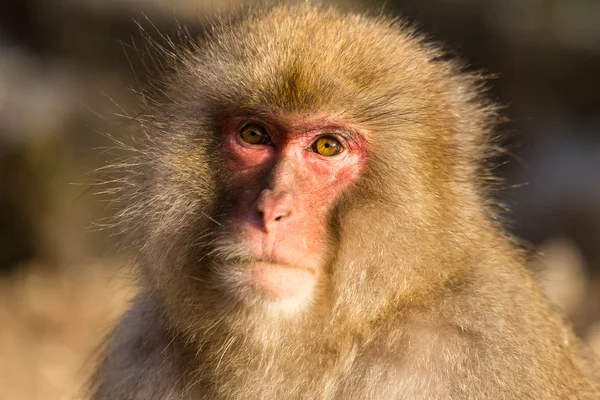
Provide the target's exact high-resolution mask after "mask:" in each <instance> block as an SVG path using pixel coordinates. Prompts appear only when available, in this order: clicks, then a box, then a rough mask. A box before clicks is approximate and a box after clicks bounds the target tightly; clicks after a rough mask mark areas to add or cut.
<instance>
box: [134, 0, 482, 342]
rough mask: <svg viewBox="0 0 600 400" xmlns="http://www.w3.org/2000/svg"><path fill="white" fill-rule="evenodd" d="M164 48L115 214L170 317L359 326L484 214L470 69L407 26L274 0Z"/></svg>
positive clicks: (407, 290)
mask: <svg viewBox="0 0 600 400" xmlns="http://www.w3.org/2000/svg"><path fill="white" fill-rule="evenodd" d="M171 55H172V59H173V61H174V62H176V63H177V65H176V66H175V72H174V73H172V74H170V75H169V76H167V77H166V78H165V79H164V82H163V83H162V86H161V88H162V89H161V90H160V92H161V93H160V94H157V95H155V96H154V97H153V98H150V99H149V103H150V105H149V106H148V109H147V112H146V113H145V114H144V115H142V116H141V117H140V118H139V120H140V123H141V127H142V129H141V130H142V131H143V133H144V135H140V136H143V137H142V139H140V143H139V144H138V151H137V153H136V154H137V155H136V159H135V162H134V163H132V164H133V167H132V172H130V178H131V179H130V180H129V181H128V183H129V184H130V186H131V188H132V190H131V191H130V194H131V197H128V198H127V199H128V201H129V202H130V204H129V207H128V208H127V209H126V210H125V212H124V213H123V217H124V218H125V219H128V220H130V221H131V222H132V223H133V226H134V230H135V231H137V233H139V235H140V236H139V242H140V244H141V246H142V248H141V264H142V265H143V269H142V270H143V276H144V277H145V279H146V281H147V284H148V286H149V287H150V288H151V289H152V290H153V293H154V295H155V296H156V297H157V298H158V299H159V301H161V302H163V303H164V304H165V306H166V307H169V308H170V309H172V310H174V311H173V313H172V314H173V315H175V316H176V317H175V319H176V321H175V324H176V325H177V326H179V327H180V328H181V329H183V330H186V331H187V332H189V333H190V334H191V335H195V334H198V330H201V328H200V327H199V324H206V322H204V321H206V318H205V316H206V315H209V314H214V315H216V316H217V317H218V316H221V317H222V316H223V315H236V316H237V317H236V318H239V319H238V320H237V321H241V322H239V324H251V323H257V324H263V325H269V324H271V325H285V324H287V325H289V326H299V325H300V324H299V321H306V320H309V319H311V318H313V319H317V318H320V319H321V320H323V318H327V319H329V320H331V319H332V318H333V319H335V318H340V319H354V320H356V319H361V320H365V321H368V320H372V319H376V318H378V315H380V314H381V313H382V312H385V310H387V309H388V308H389V307H390V306H391V305H398V304H400V303H401V302H402V301H403V299H409V298H410V299H411V301H414V300H415V299H418V298H419V296H420V289H421V288H422V287H427V288H429V289H428V290H430V291H431V290H436V289H435V288H436V287H438V286H439V287H440V288H443V287H444V285H447V284H448V282H451V281H452V277H453V276H454V274H455V273H456V270H455V269H456V268H457V267H455V266H456V265H460V263H457V262H455V261H456V260H457V259H460V258H461V257H470V253H469V251H468V250H465V249H462V248H458V247H460V246H459V245H458V243H462V242H464V239H463V238H461V239H460V240H456V243H457V245H456V246H453V245H452V244H451V243H453V242H454V241H455V239H456V238H457V237H458V236H459V235H464V234H465V233H464V232H461V221H462V222H464V221H467V220H469V219H471V217H472V216H473V215H475V214H478V213H481V212H485V210H484V207H483V206H482V205H483V202H482V201H481V200H480V199H479V192H480V189H479V187H478V184H477V181H478V179H476V178H477V176H479V173H480V172H479V169H478V168H479V167H478V165H479V161H480V158H481V156H482V155H484V154H485V153H486V151H487V150H486V148H485V144H484V143H485V142H486V140H487V138H485V137H484V136H485V133H487V132H488V131H489V128H490V125H491V124H493V120H494V118H493V115H494V111H493V110H492V109H491V108H490V107H488V106H486V104H485V103H484V102H482V101H481V99H480V98H479V94H478V87H479V86H480V85H479V82H480V78H479V77H477V76H475V75H471V74H466V73H461V72H459V69H458V67H457V66H456V65H455V63H453V62H451V61H448V60H447V59H444V58H443V57H442V54H441V53H440V52H439V51H438V49H437V48H435V47H433V46H430V45H428V44H426V43H424V42H423V40H422V39H421V38H419V37H418V36H416V35H415V34H414V33H413V32H412V31H410V30H408V29H406V28H405V27H403V26H402V25H401V24H399V23H397V22H394V21H391V20H388V19H384V18H366V17H364V16H358V15H342V14H339V13H337V12H335V11H323V10H318V9H316V8H315V7H314V6H310V5H302V6H297V7H291V8H290V7H276V8H273V9H271V10H269V11H264V12H262V11H261V12H257V13H255V14H253V15H251V16H249V17H248V18H245V19H243V20H241V21H235V23H234V22H231V23H229V22H223V23H222V24H220V25H218V27H217V28H215V29H214V31H212V32H210V33H209V34H208V35H207V38H206V39H203V40H201V41H200V42H199V43H198V44H196V45H195V46H193V48H192V49H188V50H185V51H183V50H176V51H174V52H173V53H172V54H171ZM474 220H478V219H477V218H474ZM440 243H443V245H442V246H441V245H440ZM450 260H454V261H453V262H446V261H450ZM446 264H447V265H453V267H452V268H445V267H444V266H445V265H446ZM426 265H439V266H440V267H439V268H437V269H435V270H432V269H431V268H424V266H426ZM425 282H427V285H424V284H423V283H425ZM431 282H434V284H431ZM435 282H439V285H438V286H436V284H435ZM440 290H442V289H440ZM216 310H218V311H216ZM257 321H258V322H257ZM232 323H233V322H232ZM206 330H207V331H208V330H209V328H206Z"/></svg>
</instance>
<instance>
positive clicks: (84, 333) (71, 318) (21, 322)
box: [0, 262, 134, 400]
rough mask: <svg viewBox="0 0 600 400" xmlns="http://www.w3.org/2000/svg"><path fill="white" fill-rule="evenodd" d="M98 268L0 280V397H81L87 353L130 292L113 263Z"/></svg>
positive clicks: (33, 269)
mask: <svg viewBox="0 0 600 400" xmlns="http://www.w3.org/2000/svg"><path fill="white" fill-rule="evenodd" d="M92 264H93V263H92ZM103 264H107V265H86V266H74V267H72V268H64V269H61V270H60V271H54V272H49V271H48V269H47V268H40V267H39V266H35V265H31V266H27V267H25V268H22V270H23V271H27V270H28V271H29V272H23V273H22V274H20V275H18V276H16V277H12V278H11V279H6V278H5V279H1V280H0V400H58V399H61V400H63V399H65V400H66V399H78V398H82V396H83V391H82V389H83V385H84V383H85V381H86V377H87V376H88V374H89V372H90V369H91V367H92V365H93V356H92V355H93V354H94V349H95V348H96V346H97V345H98V344H99V343H101V340H102V338H103V336H104V335H105V334H106V332H107V331H108V330H109V329H110V327H111V326H112V324H113V322H114V321H115V319H116V317H117V316H118V315H120V313H121V312H122V310H123V309H124V308H125V306H126V304H127V301H128V299H129V298H130V297H131V296H132V295H133V292H134V290H133V288H132V287H131V285H130V284H128V283H126V281H127V279H126V278H125V276H124V274H123V273H122V272H117V271H118V270H119V269H118V268H117V266H118V264H119V262H113V263H106V262H104V263H103Z"/></svg>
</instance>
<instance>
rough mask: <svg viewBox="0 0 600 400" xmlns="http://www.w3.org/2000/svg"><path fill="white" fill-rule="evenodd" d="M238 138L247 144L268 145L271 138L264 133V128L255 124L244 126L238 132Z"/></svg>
mask: <svg viewBox="0 0 600 400" xmlns="http://www.w3.org/2000/svg"><path fill="white" fill-rule="evenodd" d="M240 137H241V138H242V140H243V141H244V142H246V143H249V144H270V143H271V138H270V137H269V135H267V132H265V128H263V127H262V126H260V125H256V124H248V125H245V126H244V127H243V128H242V129H241V130H240Z"/></svg>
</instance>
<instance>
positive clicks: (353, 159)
mask: <svg viewBox="0 0 600 400" xmlns="http://www.w3.org/2000/svg"><path fill="white" fill-rule="evenodd" d="M248 124H253V125H258V126H260V127H262V128H263V130H264V132H265V133H266V134H267V135H268V136H269V138H270V142H271V143H269V144H250V143H247V142H246V141H244V140H243V139H242V137H241V130H242V128H243V127H245V126H247V125H248ZM224 135H225V146H224V149H225V159H226V165H227V166H228V168H229V169H230V171H231V174H232V178H233V182H234V190H235V192H236V199H237V200H238V203H237V204H236V207H235V210H236V214H235V215H234V216H233V221H232V226H233V227H235V229H236V234H237V236H236V240H237V242H239V243H240V244H241V245H242V246H243V247H244V248H245V249H246V250H247V251H248V254H249V255H250V261H249V262H248V263H246V264H244V266H243V268H244V271H246V272H244V277H245V278H244V279H245V281H246V282H245V283H246V284H248V285H249V286H250V287H252V288H253V289H255V290H256V291H257V292H259V293H260V294H262V295H263V296H264V297H265V298H268V299H272V300H277V299H293V298H301V297H305V298H310V296H311V294H312V293H313V291H314V286H315V285H316V283H317V282H318V281H319V277H320V276H321V275H322V274H323V266H324V265H323V264H324V263H325V262H326V260H327V259H328V258H329V257H328V256H329V255H328V254H327V251H328V247H327V245H326V237H325V235H326V232H327V221H328V212H330V211H331V210H332V208H333V206H334V205H335V203H336V200H337V199H338V198H339V196H340V194H341V193H342V192H343V190H344V189H345V188H347V187H348V186H349V185H350V184H351V183H352V182H354V181H355V180H356V179H357V178H358V176H359V175H360V173H361V172H362V170H363V169H364V166H365V162H366V157H365V155H366V141H365V139H364V133H361V132H359V130H358V129H356V128H354V127H352V126H350V125H349V124H344V123H340V122H337V121H335V122H334V121H331V120H328V119H325V118H318V119H307V118H302V117H298V116H291V117H289V116H288V117H286V118H277V119H272V120H271V119H269V120H268V121H267V120H266V119H265V118H261V119H254V118H253V119H250V120H249V119H243V120H228V121H226V123H225V124H224ZM322 136H330V137H333V138H335V139H337V141H338V142H339V143H340V144H341V146H342V147H343V150H342V151H341V152H340V153H338V154H337V155H333V156H324V155H321V154H319V153H317V152H316V151H315V150H314V149H313V144H314V143H315V141H316V140H317V139H318V138H320V137H322Z"/></svg>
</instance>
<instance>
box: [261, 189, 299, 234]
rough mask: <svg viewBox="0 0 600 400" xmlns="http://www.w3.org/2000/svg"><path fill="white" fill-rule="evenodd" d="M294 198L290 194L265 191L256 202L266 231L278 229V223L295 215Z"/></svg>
mask: <svg viewBox="0 0 600 400" xmlns="http://www.w3.org/2000/svg"><path fill="white" fill-rule="evenodd" d="M293 201H294V199H293V196H292V195H291V194H290V193H289V192H279V193H277V192H274V191H273V190H271V189H265V190H263V191H262V193H261V194H260V196H259V198H258V201H257V202H256V211H258V213H259V215H260V218H261V220H262V223H263V226H264V228H265V230H267V231H269V230H271V229H273V228H275V227H276V225H277V223H278V222H280V221H282V220H284V219H287V218H289V217H290V216H291V215H292V214H293V210H292V208H293Z"/></svg>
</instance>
